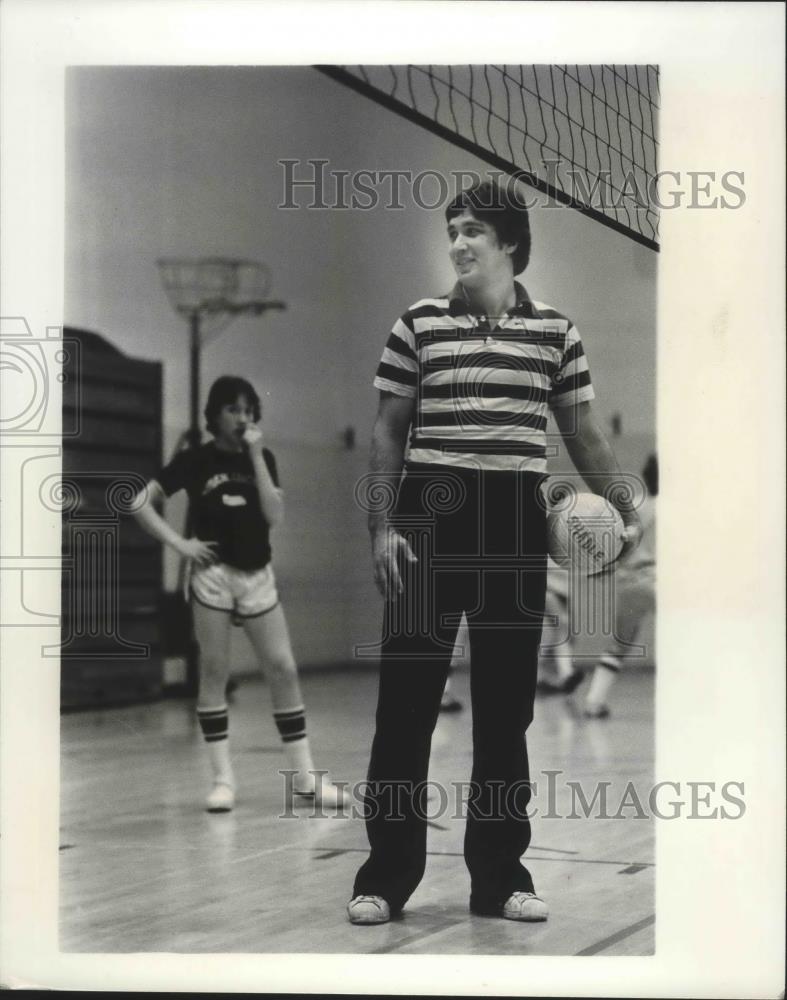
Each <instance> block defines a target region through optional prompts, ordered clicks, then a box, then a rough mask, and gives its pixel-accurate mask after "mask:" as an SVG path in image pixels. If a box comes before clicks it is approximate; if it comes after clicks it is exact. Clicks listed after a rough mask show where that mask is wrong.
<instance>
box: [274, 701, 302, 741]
mask: <svg viewBox="0 0 787 1000" xmlns="http://www.w3.org/2000/svg"><path fill="white" fill-rule="evenodd" d="M273 719H274V722H275V723H276V728H277V729H278V730H279V736H280V737H281V740H282V743H293V742H295V740H302V739H303V738H304V737H305V736H306V714H305V709H304V708H294V709H291V710H290V711H285V712H274V713H273Z"/></svg>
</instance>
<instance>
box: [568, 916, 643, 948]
mask: <svg viewBox="0 0 787 1000" xmlns="http://www.w3.org/2000/svg"><path fill="white" fill-rule="evenodd" d="M655 923H656V915H655V914H654V913H652V914H651V915H650V916H649V917H644V918H643V919H642V920H638V921H637V922H636V924H630V925H629V926H628V927H624V928H623V930H621V931H617V932H616V933H615V934H610V936H609V937H605V938H602V939H601V940H600V941H596V943H595V944H591V945H589V946H588V947H587V948H583V949H582V951H578V952H576V955H577V957H578V956H580V955H598V953H599V952H601V951H604V950H605V949H607V948H610V947H611V946H612V945H613V944H617V943H618V941H622V940H623V939H624V938H627V937H631V935H632V934H636V933H637V931H641V930H644V928H645V927H650V926H651V925H652V924H655Z"/></svg>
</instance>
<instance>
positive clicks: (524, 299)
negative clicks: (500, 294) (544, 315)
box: [448, 281, 541, 319]
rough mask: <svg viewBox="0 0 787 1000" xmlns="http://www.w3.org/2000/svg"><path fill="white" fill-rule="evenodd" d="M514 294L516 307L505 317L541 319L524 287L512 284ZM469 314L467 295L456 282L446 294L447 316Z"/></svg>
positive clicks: (516, 283) (460, 284)
mask: <svg viewBox="0 0 787 1000" xmlns="http://www.w3.org/2000/svg"><path fill="white" fill-rule="evenodd" d="M514 292H515V294H516V305H515V306H514V308H513V309H509V310H508V312H507V313H506V315H507V316H525V317H526V318H527V319H541V314H540V313H539V311H538V310H537V309H536V307H535V306H534V305H533V301H532V299H531V298H530V296H529V295H528V294H527V291H526V290H525V286H524V285H521V284H520V283H519V282H518V281H515V282H514ZM469 312H470V303H469V302H468V300H467V293H466V292H465V289H464V285H463V284H462V282H461V281H457V283H456V284H455V285H454V287H453V288H452V289H451V291H450V292H449V294H448V314H449V315H450V316H467V315H468V313H469Z"/></svg>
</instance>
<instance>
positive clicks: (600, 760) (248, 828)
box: [60, 669, 655, 956]
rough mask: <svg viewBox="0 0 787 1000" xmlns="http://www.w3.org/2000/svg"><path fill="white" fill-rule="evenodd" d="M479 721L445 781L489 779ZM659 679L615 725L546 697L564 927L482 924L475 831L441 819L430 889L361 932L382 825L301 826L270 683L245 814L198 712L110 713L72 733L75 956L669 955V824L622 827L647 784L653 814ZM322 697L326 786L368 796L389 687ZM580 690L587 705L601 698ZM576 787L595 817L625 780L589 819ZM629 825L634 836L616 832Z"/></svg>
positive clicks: (553, 857) (448, 755) (314, 695)
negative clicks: (209, 766) (663, 856)
mask: <svg viewBox="0 0 787 1000" xmlns="http://www.w3.org/2000/svg"><path fill="white" fill-rule="evenodd" d="M468 679H469V678H468V675H467V673H466V672H459V673H458V674H457V675H455V680H454V690H455V693H456V694H457V696H458V697H459V698H461V699H462V700H463V701H464V702H465V706H466V707H465V710H464V711H463V712H461V713H458V714H455V715H443V716H441V717H440V720H439V722H438V727H437V730H436V732H435V736H434V741H433V753H432V769H431V772H430V779H431V780H432V781H436V782H437V781H440V782H445V783H448V782H450V781H452V780H454V781H456V780H467V778H468V777H469V772H470V712H469V707H468V705H469V698H468ZM653 679H654V677H653V674H652V673H651V672H647V671H643V670H636V671H631V672H629V673H625V672H624V673H623V675H622V676H621V678H620V680H619V682H618V685H617V686H616V688H615V689H614V691H613V697H612V708H613V715H612V717H611V718H609V719H606V720H585V719H582V718H581V717H579V716H578V714H577V713H576V711H574V710H573V709H572V707H571V705H570V704H569V703H567V702H566V701H565V699H563V698H560V697H554V696H553V697H539V699H538V700H537V702H536V718H535V721H534V723H533V725H532V727H531V729H530V732H529V736H528V745H529V748H530V757H531V771H532V778H533V780H535V781H537V782H538V783H539V785H540V786H541V787H542V788H543V791H541V790H539V793H538V794H537V795H536V797H535V799H534V803H535V804H537V805H538V807H539V811H540V812H541V813H543V812H544V811H547V812H549V811H550V805H549V801H548V795H547V794H546V788H545V787H544V786H542V782H544V783H546V781H547V778H546V777H545V775H544V772H545V771H561V772H563V773H562V774H560V775H557V776H554V777H553V779H552V780H553V782H554V788H555V796H554V802H553V804H552V808H551V813H552V815H553V816H554V815H555V814H557V815H558V816H560V817H561V818H550V816H549V815H547V816H537V817H536V818H535V820H534V825H533V843H532V845H531V847H530V850H529V851H528V854H527V864H528V867H529V868H530V870H531V872H532V873H533V876H534V879H535V883H536V886H537V888H538V890H539V892H540V893H541V894H542V895H543V896H544V898H545V899H546V900H547V901H548V903H549V906H550V918H549V920H548V921H547V922H546V923H544V924H517V923H515V922H513V921H508V920H500V919H490V918H484V917H475V916H471V915H470V913H469V912H468V908H467V898H468V892H469V880H468V876H467V871H466V869H465V866H464V862H463V859H462V834H463V829H464V823H463V821H462V820H461V819H457V818H452V816H451V815H450V813H449V814H448V815H442V814H441V815H437V813H438V808H437V807H438V806H439V797H437V798H436V799H433V800H432V801H433V802H435V805H434V807H433V806H432V805H431V804H430V810H431V809H432V808H434V819H433V820H432V821H431V828H430V831H429V852H430V853H429V858H428V864H427V871H426V876H425V878H424V880H423V882H422V883H421V885H420V886H419V888H418V889H417V890H416V892H415V893H414V895H413V896H412V898H411V899H410V902H409V904H408V906H407V908H406V909H405V912H404V915H403V917H402V919H399V920H396V921H392V922H391V923H389V924H386V925H382V926H378V927H354V926H352V925H350V924H349V923H348V922H347V920H346V917H345V911H344V908H345V904H346V902H347V899H348V898H349V894H350V889H351V886H352V880H353V876H354V873H355V871H356V869H357V867H358V865H359V864H360V863H361V861H362V860H363V858H364V856H365V851H366V838H365V831H364V825H363V821H362V820H361V819H359V818H353V817H345V818H342V817H338V816H330V817H326V818H319V817H313V816H312V815H311V814H312V809H311V808H299V809H298V810H297V815H296V816H295V817H294V818H293V817H290V818H278V816H279V814H280V813H281V812H282V811H283V809H284V805H283V803H284V792H283V788H284V786H283V780H282V778H281V777H280V775H279V774H278V773H277V768H278V767H282V766H284V765H283V762H282V759H281V755H280V751H279V744H278V737H277V734H276V730H275V728H274V725H273V720H272V718H271V715H270V709H269V701H268V692H267V689H266V687H265V685H264V684H263V683H261V682H260V681H256V680H244V681H243V682H242V683H241V686H240V688H239V690H238V692H237V693H236V695H235V697H234V702H233V704H232V707H231V716H230V732H231V736H232V743H233V755H234V759H235V769H236V776H237V778H238V782H239V801H238V805H237V807H236V809H235V811H234V812H233V813H229V814H222V815H209V814H208V813H206V812H204V811H203V798H204V795H205V792H206V791H207V787H208V784H207V770H206V761H205V755H204V752H203V751H204V747H203V746H202V741H201V737H200V735H199V730H198V727H197V725H196V722H195V719H194V713H193V706H192V705H191V704H190V703H188V702H181V701H163V702H159V703H156V704H153V705H145V706H135V707H129V708H122V709H103V710H97V711H87V712H80V713H77V714H70V715H65V716H64V717H63V719H62V758H61V759H62V763H61V772H62V793H61V834H60V887H61V888H60V897H61V898H60V907H61V909H60V947H61V949H62V950H63V951H66V952H69V951H73V952H176V953H177V952H197V953H198V952H208V953H220V952H252V953H265V952H271V953H287V952H290V953H291V952H328V953H368V954H436V955H440V954H443V955H450V954H473V955H526V954H532V955H596V954H598V955H605V956H611V955H649V954H652V953H653V948H654V925H655V917H654V869H653V861H654V820H653V819H652V818H641V817H640V818H637V817H636V816H635V812H636V809H635V808H622V809H621V803H622V802H623V801H624V800H623V795H624V791H625V788H626V784H627V782H629V781H630V782H633V784H634V786H635V789H636V793H637V795H638V797H639V798H640V800H641V801H642V803H643V805H644V807H645V811H646V812H647V811H648V806H647V795H648V789H649V787H650V784H651V781H652V771H653ZM302 680H303V688H304V696H305V700H306V706H307V712H308V716H307V719H308V724H309V730H310V736H311V742H312V746H313V748H314V752H315V753H314V755H315V763H316V766H317V767H321V768H326V769H328V770H329V771H330V773H331V775H332V776H333V777H334V778H337V779H343V780H347V781H350V782H355V781H361V780H363V778H364V777H365V771H366V765H367V762H368V753H369V747H370V743H371V737H372V725H373V716H374V705H375V699H376V675H375V671H374V670H373V669H369V670H368V671H361V670H352V671H348V672H346V673H338V672H337V673H333V672H331V673H321V672H320V671H312V672H306V673H305V674H304V675H303V678H302ZM581 690H582V689H580V693H581ZM568 781H575V782H581V786H582V790H583V792H584V794H585V796H586V798H587V799H588V800H590V799H592V795H593V792H594V790H595V783H596V782H599V781H609V782H611V785H610V787H609V789H608V793H607V803H608V805H607V813H608V817H609V818H602V817H600V816H599V815H598V810H595V812H594V814H593V815H591V816H590V817H589V818H588V817H585V816H582V817H578V818H565V817H567V816H568V814H570V813H571V811H572V810H571V791H570V788H569V786H568V785H567V784H566V783H567V782H568ZM576 811H577V812H579V811H580V810H578V809H577V810H576ZM616 812H620V813H621V815H622V816H623V817H624V818H612V817H613V816H614V814H615V813H616Z"/></svg>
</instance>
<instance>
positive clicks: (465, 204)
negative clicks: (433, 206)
mask: <svg viewBox="0 0 787 1000" xmlns="http://www.w3.org/2000/svg"><path fill="white" fill-rule="evenodd" d="M512 183H513V182H512ZM463 212H472V214H473V215H474V216H475V217H476V219H479V220H480V221H481V222H486V223H487V225H490V226H492V227H493V229H494V230H495V232H496V233H497V238H498V241H499V242H500V243H515V244H516V250H514V252H513V254H512V255H511V260H512V262H513V265H514V274H519V273H520V272H521V271H524V270H525V268H526V267H527V264H528V261H529V260H530V219H529V218H528V214H527V208H526V206H525V205H523V204H522V203H521V202H520V201H519V200H518V199H517V197H516V191H515V190H513V188H512V187H510V186H509V188H508V189H506V190H504V189H502V188H500V187H499V186H498V185H497V184H495V183H494V182H493V181H477V182H476V183H475V184H473V185H472V186H471V187H469V188H466V189H465V190H464V191H460V192H459V194H458V195H457V196H456V197H455V198H454V200H453V201H452V202H451V203H450V204H449V205H448V208H446V210H445V218H446V221H450V220H451V219H453V218H454V217H455V216H457V215H461V214H462V213H463Z"/></svg>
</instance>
